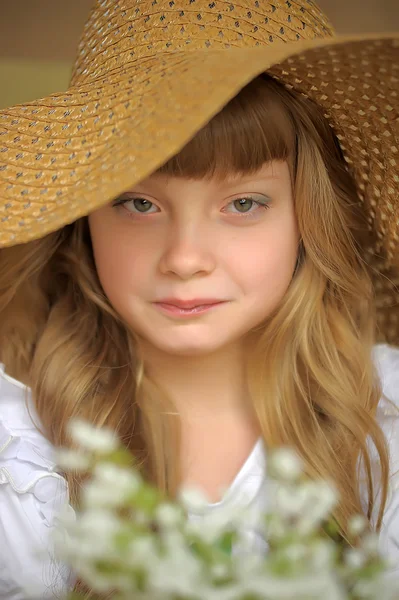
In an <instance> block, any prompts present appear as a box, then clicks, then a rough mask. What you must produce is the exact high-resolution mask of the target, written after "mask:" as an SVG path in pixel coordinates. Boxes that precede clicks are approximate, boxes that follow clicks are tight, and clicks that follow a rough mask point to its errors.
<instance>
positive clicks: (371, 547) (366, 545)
mask: <svg viewBox="0 0 399 600" xmlns="http://www.w3.org/2000/svg"><path fill="white" fill-rule="evenodd" d="M361 546H362V550H364V551H365V552H367V554H377V552H378V549H379V539H378V535H377V534H376V533H374V532H370V533H368V534H367V535H365V536H364V538H363V539H362V544H361Z"/></svg>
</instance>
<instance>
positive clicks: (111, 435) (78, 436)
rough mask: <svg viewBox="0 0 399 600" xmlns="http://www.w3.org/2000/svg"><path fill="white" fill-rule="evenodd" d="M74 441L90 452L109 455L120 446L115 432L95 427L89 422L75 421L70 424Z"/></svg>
mask: <svg viewBox="0 0 399 600" xmlns="http://www.w3.org/2000/svg"><path fill="white" fill-rule="evenodd" d="M69 431H70V434H71V436H72V439H73V440H74V441H75V442H76V443H77V444H79V446H81V447H82V448H85V449H86V450H89V451H90V452H98V453H100V454H107V453H109V452H113V451H114V450H116V449H117V448H118V446H119V442H118V438H117V436H116V434H115V432H114V431H112V430H111V429H107V428H106V427H101V428H100V427H94V426H93V425H91V424H90V423H88V422H87V421H83V420H81V419H74V420H72V421H71V422H70V423H69Z"/></svg>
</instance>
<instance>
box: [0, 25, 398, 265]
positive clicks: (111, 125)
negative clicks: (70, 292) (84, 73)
mask: <svg viewBox="0 0 399 600" xmlns="http://www.w3.org/2000/svg"><path fill="white" fill-rule="evenodd" d="M398 64H399V34H398V33H393V34H386V35H381V34H370V35H367V36H358V35H356V36H336V37H334V38H327V39H314V40H305V41H296V42H292V43H291V42H289V43H287V42H282V43H279V42H275V43H273V44H271V45H269V46H257V47H252V48H231V49H225V50H223V49H221V50H219V49H218V50H212V49H209V50H206V51H204V50H193V51H190V52H180V51H179V52H173V53H169V54H168V53H166V54H163V55H156V56H153V57H150V58H147V59H145V60H141V61H136V62H133V63H128V64H126V65H125V66H122V67H118V68H117V69H115V70H113V71H112V70H111V71H110V72H109V73H108V74H107V75H106V76H105V77H98V78H97V79H92V80H91V81H88V82H85V83H83V84H81V85H79V86H73V87H70V88H69V89H68V91H67V92H65V93H58V94H53V95H51V96H48V97H47V98H43V99H40V100H37V101H35V102H30V103H29V104H26V105H23V106H22V105H18V106H14V107H12V108H9V109H5V110H2V111H0V198H1V203H0V224H1V225H0V247H5V246H12V245H16V244H20V243H25V242H29V241H31V240H34V239H37V238H40V237H42V236H44V235H46V234H48V233H50V232H52V231H55V230H57V229H59V228H61V227H62V226H64V225H66V224H68V223H71V222H73V221H75V220H76V219H78V218H79V217H82V216H84V215H87V214H89V213H90V212H92V211H94V210H95V209H97V208H99V207H101V206H102V205H104V204H106V203H108V202H109V201H111V200H112V199H114V198H115V197H117V196H118V195H119V194H121V193H122V192H124V191H126V190H127V189H129V188H130V187H132V186H134V185H135V184H136V183H138V182H139V181H140V180H142V179H144V178H145V177H146V176H148V175H149V174H151V173H152V172H154V171H155V170H156V169H157V168H158V167H160V166H161V165H162V164H163V163H165V162H166V161H167V160H168V159H169V158H170V157H172V156H173V155H175V154H176V153H177V152H179V150H181V149H182V148H183V147H184V146H185V144H186V143H187V142H188V141H189V140H190V139H191V138H192V137H193V136H194V135H195V134H196V133H197V132H198V131H199V130H200V129H201V128H202V127H203V126H204V125H205V124H206V123H207V122H208V121H209V120H210V119H211V118H212V117H213V116H214V115H215V114H217V113H218V112H219V111H220V110H221V109H222V108H223V107H224V106H225V105H226V104H227V103H228V101H229V100H230V99H231V98H233V97H234V96H235V95H236V94H237V93H238V92H239V91H240V90H241V89H242V88H243V87H244V86H245V85H246V84H247V83H249V82H250V81H251V80H252V79H253V78H255V77H256V76H257V75H259V74H261V73H262V72H265V71H268V72H270V73H271V74H272V75H273V76H275V77H277V78H278V79H280V80H281V81H283V82H284V83H285V84H286V85H288V86H292V87H294V88H296V89H298V90H299V91H300V92H302V93H303V94H305V95H307V96H309V97H310V98H312V99H313V100H315V101H316V102H318V103H319V104H320V105H321V106H323V107H324V109H325V115H326V117H327V118H328V120H329V122H330V124H331V126H332V127H333V128H334V130H335V131H336V133H337V135H338V138H339V140H340V142H341V146H342V148H343V151H344V154H345V158H346V160H347V162H348V165H350V168H351V169H352V171H353V174H354V177H355V180H356V182H357V185H358V192H359V196H360V198H361V200H363V201H364V203H365V209H366V210H367V211H368V218H369V222H370V223H371V224H372V226H373V227H374V228H375V230H376V232H377V238H378V239H380V240H381V243H382V244H383V245H384V247H385V249H386V250H387V252H388V255H389V256H391V258H392V256H393V252H392V249H393V248H394V246H395V240H397V238H398V231H397V227H398V225H397V218H396V217H395V219H391V220H390V219H389V215H397V211H398V193H397V187H398V181H399V180H398V156H399V155H398V148H399V139H398V138H399V134H398V127H399V125H398V98H397V93H398ZM382 197H383V198H384V210H383V211H381V210H379V209H378V207H379V206H380V204H381V198H382ZM381 215H385V217H383V216H381ZM391 221H392V222H391ZM382 240H384V242H382ZM390 249H391V250H390ZM377 250H378V249H377ZM389 256H388V258H389Z"/></svg>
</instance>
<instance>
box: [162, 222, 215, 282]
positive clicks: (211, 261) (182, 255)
mask: <svg viewBox="0 0 399 600" xmlns="http://www.w3.org/2000/svg"><path fill="white" fill-rule="evenodd" d="M209 233H210V232H206V231H205V230H204V228H201V227H195V228H193V227H190V228H183V227H181V228H179V229H178V228H175V229H174V230H173V231H171V232H169V234H168V239H167V243H166V246H165V250H164V252H163V253H162V256H161V259H160V264H159V268H160V271H161V272H162V273H163V274H169V275H170V274H173V275H176V276H177V277H179V278H180V279H190V278H191V277H194V276H195V275H206V274H209V273H211V272H212V271H213V270H214V269H215V265H216V259H215V244H214V243H213V242H212V240H211V237H210V236H209Z"/></svg>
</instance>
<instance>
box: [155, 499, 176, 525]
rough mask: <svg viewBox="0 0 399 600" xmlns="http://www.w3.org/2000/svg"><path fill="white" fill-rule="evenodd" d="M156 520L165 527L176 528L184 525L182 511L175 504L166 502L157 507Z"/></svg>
mask: <svg viewBox="0 0 399 600" xmlns="http://www.w3.org/2000/svg"><path fill="white" fill-rule="evenodd" d="M155 518H156V519H157V521H158V523H159V524H160V525H162V526H163V527H175V526H177V525H180V524H181V523H182V511H181V510H179V508H177V507H176V506H173V504H168V503H166V502H164V503H163V504H160V505H159V506H158V507H157V510H156V513H155Z"/></svg>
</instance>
